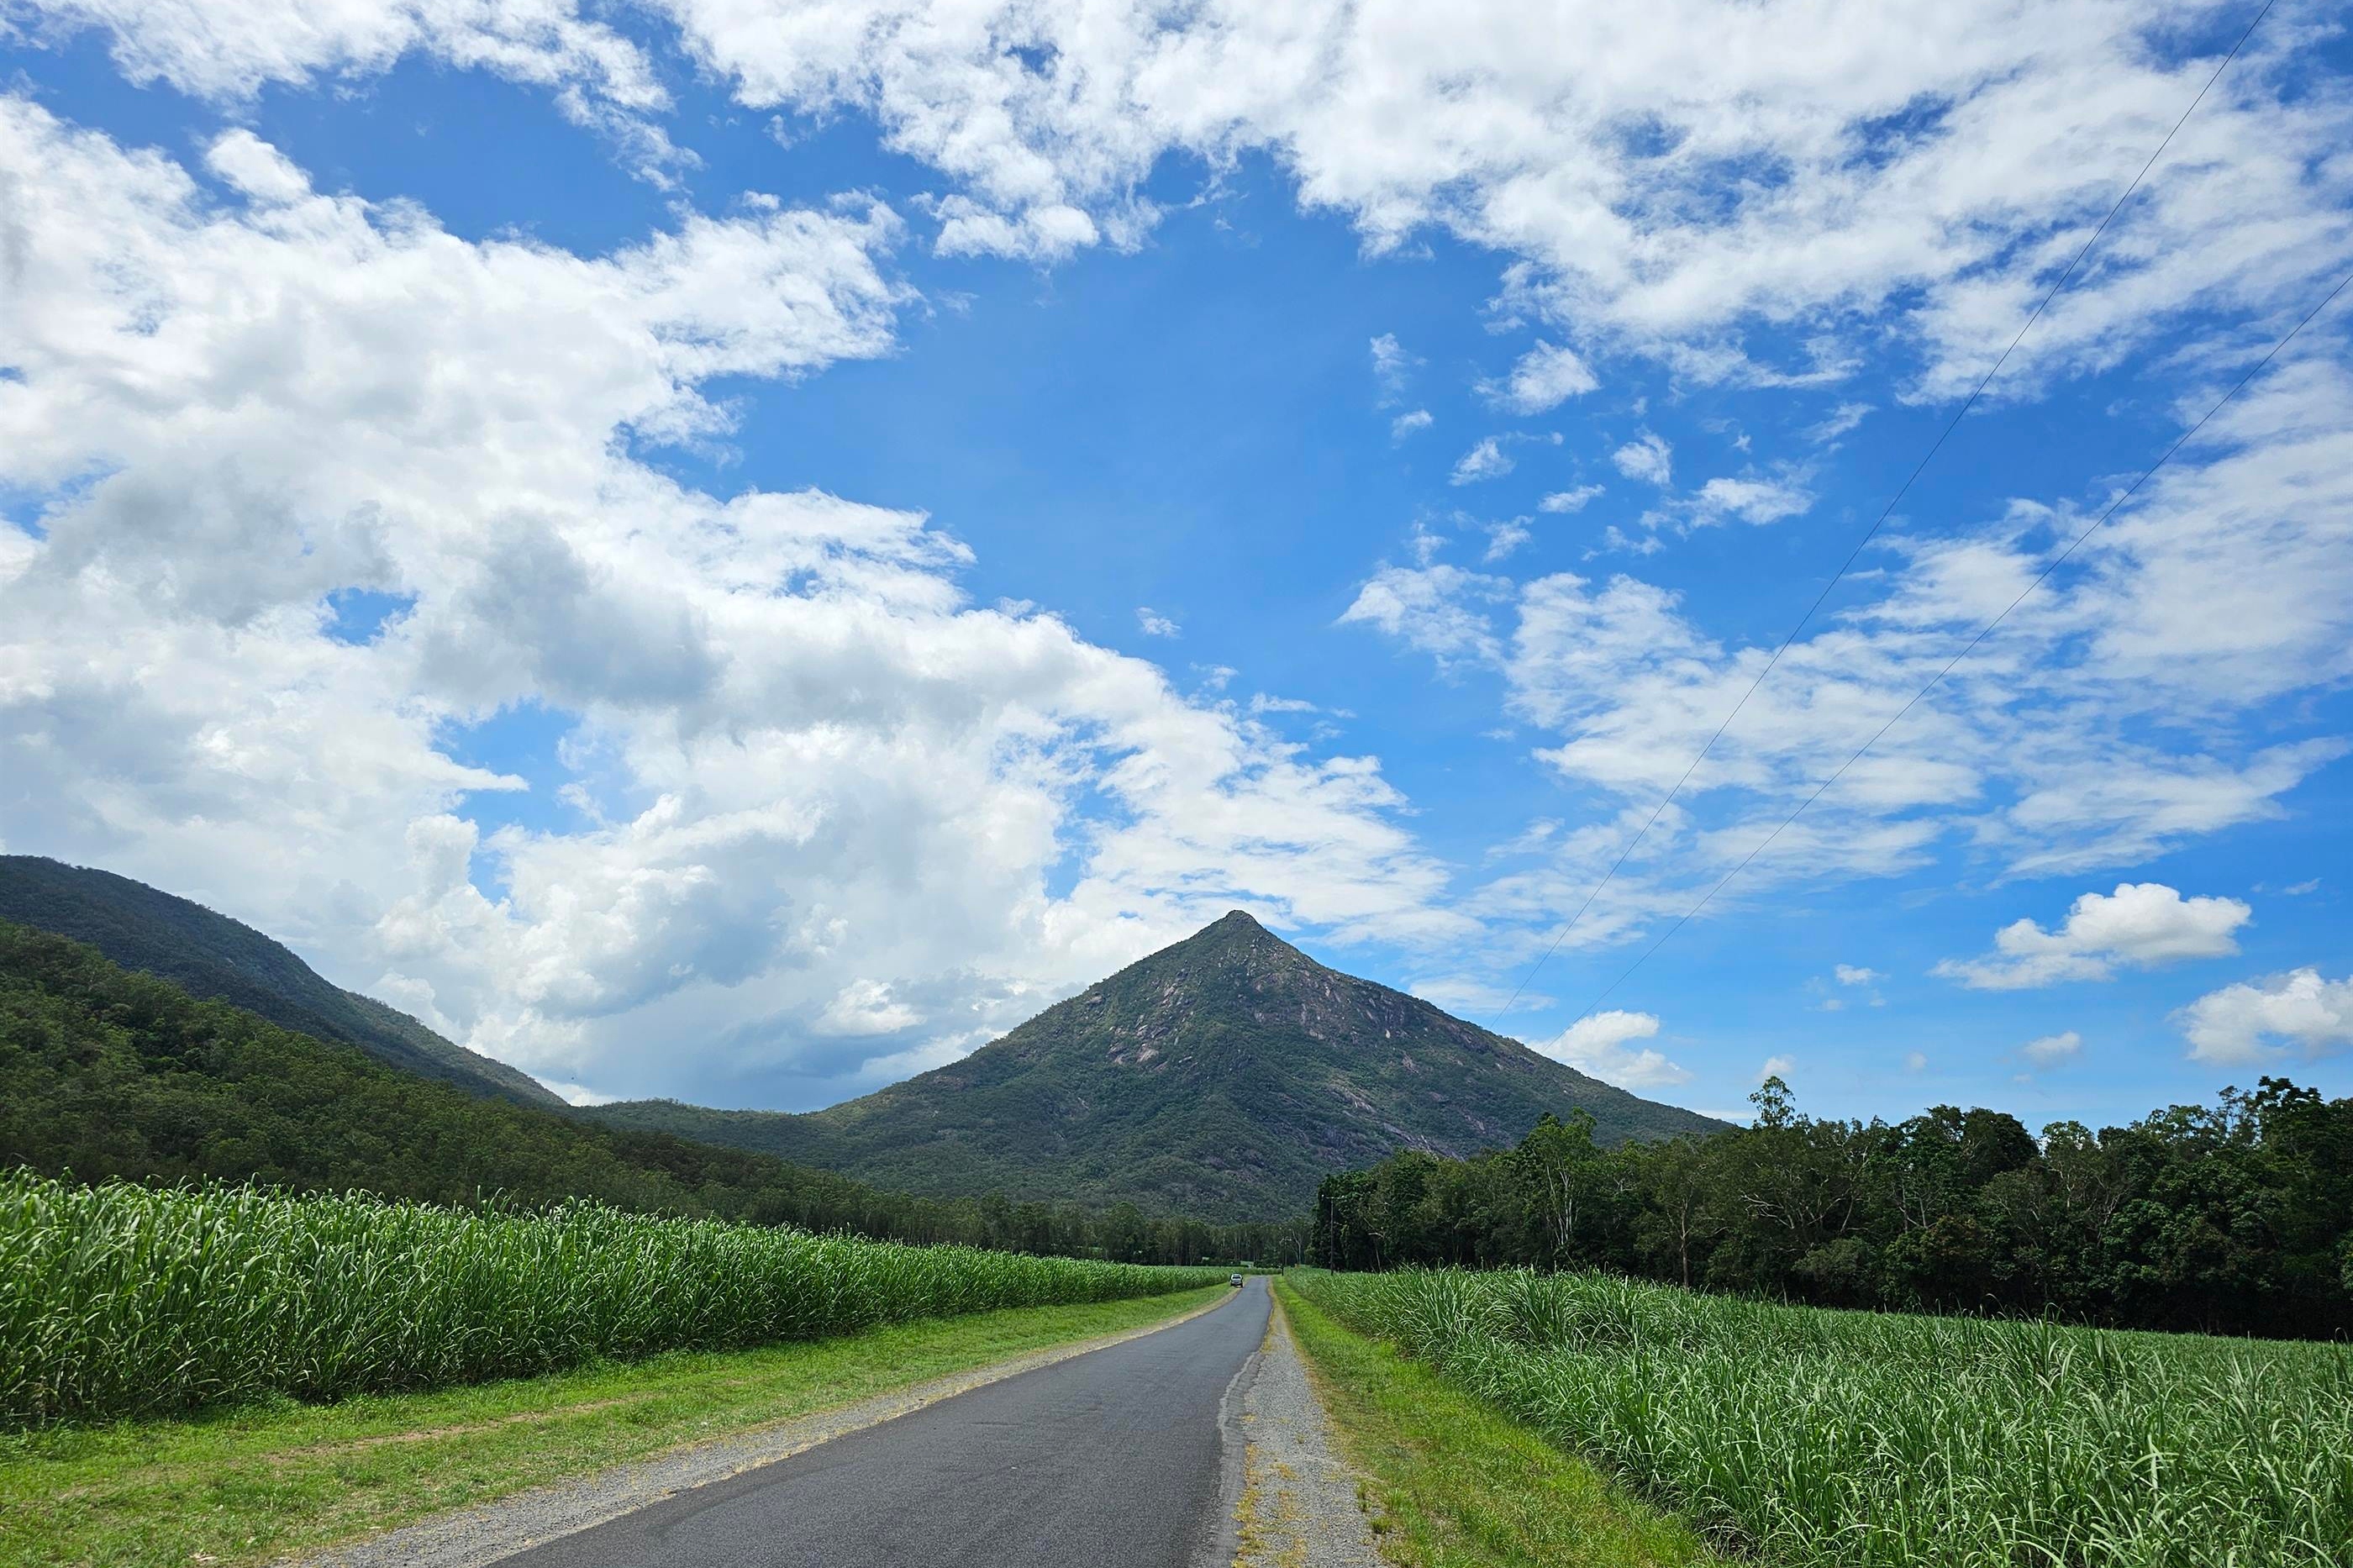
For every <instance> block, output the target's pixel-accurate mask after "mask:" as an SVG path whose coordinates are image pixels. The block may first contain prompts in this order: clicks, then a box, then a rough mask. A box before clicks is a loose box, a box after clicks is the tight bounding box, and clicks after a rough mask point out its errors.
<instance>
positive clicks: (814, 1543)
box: [501, 1277, 1270, 1568]
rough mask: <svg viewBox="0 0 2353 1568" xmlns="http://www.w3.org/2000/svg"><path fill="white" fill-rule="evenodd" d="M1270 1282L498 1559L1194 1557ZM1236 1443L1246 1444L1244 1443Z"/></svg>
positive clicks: (1217, 1498) (775, 1565) (1228, 1481)
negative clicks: (1229, 1396)
mask: <svg viewBox="0 0 2353 1568" xmlns="http://www.w3.org/2000/svg"><path fill="white" fill-rule="evenodd" d="M1269 1305H1270V1304H1269V1297H1268V1291H1267V1283H1266V1280H1265V1279H1262V1278H1258V1277H1253V1278H1251V1279H1249V1280H1247V1281H1246V1282H1245V1283H1244V1284H1243V1287H1242V1289H1240V1290H1239V1291H1237V1292H1235V1299H1234V1300H1229V1301H1227V1302H1225V1303H1224V1304H1223V1305H1221V1306H1219V1308H1217V1309H1216V1310H1213V1311H1210V1312H1208V1313H1205V1314H1204V1315H1202V1316H1200V1317H1198V1318H1195V1319H1192V1320H1191V1321H1187V1322H1182V1323H1179V1324H1177V1325H1176V1327H1174V1328H1171V1329H1164V1330H1162V1331H1159V1332H1157V1333H1153V1334H1146V1335H1145V1336H1144V1337H1143V1338H1141V1339H1136V1340H1130V1341H1128V1342H1126V1343H1124V1344H1118V1345H1113V1346H1110V1347H1109V1348H1107V1349H1104V1350H1100V1351H1096V1352H1092V1353H1091V1354H1088V1355H1082V1356H1076V1357H1073V1358H1072V1359H1071V1360H1069V1361H1065V1362H1058V1363H1055V1364H1054V1365H1052V1366H1046V1367H1040V1368H1039V1369H1038V1370H1036V1371H1035V1372H1029V1373H1022V1374H1020V1375H1019V1376H1018V1377H1011V1378H1008V1379H1006V1380H1005V1381H1004V1382H1002V1383H993V1384H987V1386H985V1387H981V1388H976V1389H974V1390H973V1391H972V1392H971V1393H969V1394H958V1395H957V1396H956V1397H955V1398H953V1399H947V1400H943V1401H941V1402H940V1403H939V1404H937V1405H927V1406H925V1407H924V1408H923V1409H922V1410H919V1411H916V1412H915V1413H914V1414H913V1415H903V1416H901V1417H900V1418H899V1419H897V1420H895V1421H886V1422H884V1423H882V1424H881V1426H870V1427H867V1428H866V1429H864V1430H863V1431H860V1432H854V1433H851V1434H850V1435H849V1436H845V1437H839V1438H836V1439H835V1440H834V1441H832V1442H830V1443H826V1444H822V1445H820V1446H818V1447H815V1448H811V1449H810V1450H808V1451H807V1453H803V1454H797V1455H795V1456H793V1457H792V1458H789V1459H784V1460H780V1461H778V1462H777V1463H776V1464H773V1465H767V1466H764V1467H762V1468H759V1469H756V1470H747V1471H745V1472H744V1474H743V1475H740V1476H737V1477H734V1478H733V1479H730V1480H725V1481H720V1482H716V1483H714V1484H712V1485H711V1486H707V1487H700V1488H697V1489H694V1490H692V1491H689V1492H681V1494H679V1495H678V1496H676V1497H673V1498H670V1499H668V1500H664V1501H661V1502H658V1503H655V1504H653V1505H651V1506H650V1507H648V1508H643V1509H640V1510H638V1511H637V1512H635V1513H629V1514H624V1515H622V1516H621V1517H620V1518H618V1519H616V1520H612V1521H608V1522H607V1523H604V1524H600V1525H597V1526H596V1527H595V1528H594V1529H590V1530H586V1531H581V1532H580V1533H578V1534H576V1535H569V1536H565V1537H563V1538H562V1539H560V1540H556V1541H553V1542H548V1543H547V1544H545V1545H543V1546H538V1547H534V1548H533V1549H532V1550H530V1551H527V1552H522V1553H520V1554H519V1555H516V1556H512V1557H507V1558H503V1559H501V1568H804V1565H807V1568H818V1564H823V1565H824V1568H953V1565H955V1564H973V1565H976V1568H977V1565H980V1564H987V1565H988V1568H1006V1565H1008V1564H1017V1563H1018V1564H1022V1565H1024V1568H1191V1565H1193V1564H1196V1563H1211V1562H1219V1563H1222V1562H1225V1561H1229V1560H1230V1558H1231V1556H1232V1546H1231V1544H1230V1541H1229V1538H1228V1536H1227V1531H1228V1529H1229V1520H1230V1519H1231V1517H1232V1504H1233V1501H1234V1494H1235V1491H1236V1489H1237V1488H1238V1486H1239V1481H1240V1453H1239V1452H1238V1451H1235V1452H1229V1451H1228V1445H1227V1444H1226V1443H1225V1442H1224V1441H1223V1440H1222V1439H1221V1436H1220V1416H1221V1407H1222V1405H1223V1404H1224V1400H1225V1396H1226V1392H1227V1388H1228V1386H1229V1384H1231V1383H1232V1382H1233V1380H1234V1374H1235V1373H1238V1372H1240V1370H1241V1368H1242V1364H1243V1363H1245V1362H1246V1361H1248V1360H1249V1359H1250V1352H1253V1351H1255V1350H1256V1349H1257V1348H1258V1345H1259V1342H1260V1340H1261V1338H1263V1337H1264V1335H1265V1333H1266V1328H1267V1314H1268V1311H1269ZM1233 1447H1234V1448H1235V1449H1237V1450H1238V1448H1239V1439H1237V1440H1236V1442H1235V1444H1234V1445H1233Z"/></svg>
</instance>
